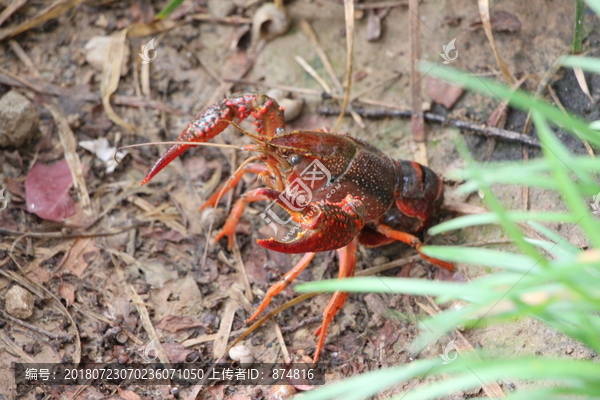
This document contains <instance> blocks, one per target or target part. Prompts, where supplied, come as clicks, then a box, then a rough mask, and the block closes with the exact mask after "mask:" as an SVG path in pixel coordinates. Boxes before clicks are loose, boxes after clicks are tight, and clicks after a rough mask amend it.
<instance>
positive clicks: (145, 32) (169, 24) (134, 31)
mask: <svg viewBox="0 0 600 400" xmlns="http://www.w3.org/2000/svg"><path fill="white" fill-rule="evenodd" d="M176 26H177V22H175V21H171V20H159V21H154V22H152V23H149V24H144V23H137V24H132V25H131V26H130V27H129V32H128V33H129V34H128V35H127V36H128V37H132V38H134V37H144V36H149V35H155V34H157V33H161V32H164V31H168V30H169V29H172V28H174V27H176Z"/></svg>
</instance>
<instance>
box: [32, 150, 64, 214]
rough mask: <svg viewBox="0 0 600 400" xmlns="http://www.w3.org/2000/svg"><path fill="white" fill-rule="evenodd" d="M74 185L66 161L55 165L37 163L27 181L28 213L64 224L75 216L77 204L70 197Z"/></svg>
mask: <svg viewBox="0 0 600 400" xmlns="http://www.w3.org/2000/svg"><path fill="white" fill-rule="evenodd" d="M72 184H73V177H72V176H71V170H70V169H69V166H68V165H67V161H66V160H62V161H59V162H57V163H54V164H42V163H39V162H38V163H36V164H35V165H34V166H33V168H32V169H31V171H29V173H28V174H27V178H26V179H25V195H26V198H25V200H26V202H27V211H29V212H30V213H33V214H35V215H37V216H38V217H40V218H43V219H47V220H50V221H56V222H62V221H63V220H64V219H65V218H67V217H69V216H71V215H73V214H75V204H74V203H73V200H72V199H71V196H69V189H70V188H71V185H72Z"/></svg>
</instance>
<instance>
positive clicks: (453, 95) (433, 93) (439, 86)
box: [427, 76, 464, 109]
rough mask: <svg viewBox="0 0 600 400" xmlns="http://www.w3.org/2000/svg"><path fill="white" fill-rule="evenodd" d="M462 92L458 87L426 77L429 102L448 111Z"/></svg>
mask: <svg viewBox="0 0 600 400" xmlns="http://www.w3.org/2000/svg"><path fill="white" fill-rule="evenodd" d="M463 92H464V90H463V88H462V87H460V86H457V85H453V84H451V83H448V82H444V81H441V80H439V79H435V78H433V77H431V76H429V77H427V94H428V95H429V97H431V100H433V101H434V102H436V103H438V104H441V105H443V106H444V107H446V108H448V109H450V108H452V107H453V106H454V104H455V103H456V102H457V101H458V99H459V98H460V96H462V94H463Z"/></svg>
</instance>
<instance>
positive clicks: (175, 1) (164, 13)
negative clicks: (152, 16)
mask: <svg viewBox="0 0 600 400" xmlns="http://www.w3.org/2000/svg"><path fill="white" fill-rule="evenodd" d="M181 3H183V0H172V1H171V2H170V3H169V4H167V5H166V7H165V8H163V9H162V10H160V12H159V13H158V14H157V15H156V19H165V18H167V17H168V16H169V15H171V13H172V12H173V11H175V10H176V9H177V7H179V6H180V5H181Z"/></svg>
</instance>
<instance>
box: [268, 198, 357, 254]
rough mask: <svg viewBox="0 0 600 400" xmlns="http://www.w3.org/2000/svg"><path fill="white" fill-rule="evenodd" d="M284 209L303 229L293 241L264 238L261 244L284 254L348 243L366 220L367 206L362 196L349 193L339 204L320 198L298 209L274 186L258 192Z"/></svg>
mask: <svg viewBox="0 0 600 400" xmlns="http://www.w3.org/2000/svg"><path fill="white" fill-rule="evenodd" d="M258 192H259V193H260V195H263V196H265V197H267V198H269V199H271V200H274V201H275V202H276V203H277V204H279V205H280V206H281V207H282V208H284V209H285V210H286V211H287V212H288V213H289V214H290V216H291V217H292V219H293V220H294V221H295V222H297V223H298V225H299V227H301V228H302V231H301V232H299V233H298V234H297V236H296V237H295V238H294V239H293V240H290V241H285V242H280V241H277V240H275V239H273V238H271V239H261V240H258V241H257V243H258V244H259V245H261V246H262V247H265V248H267V249H270V250H274V251H278V252H281V253H310V252H313V253H315V252H320V251H328V250H335V249H339V248H341V247H344V246H346V245H348V244H349V243H350V242H351V241H352V239H354V238H355V237H356V235H358V233H359V232H360V231H361V229H362V228H363V226H364V225H365V222H366V218H365V216H366V209H365V205H364V203H363V201H362V200H361V199H360V198H359V197H355V196H352V195H350V194H349V195H347V196H346V197H345V198H344V199H343V200H342V201H340V202H339V203H331V202H328V201H323V200H321V201H317V202H314V203H309V204H307V205H306V206H304V207H301V208H299V209H292V208H291V207H290V205H288V203H287V202H284V201H283V200H282V199H281V197H282V196H281V194H282V193H281V192H278V191H276V190H273V189H260V190H259V191H258Z"/></svg>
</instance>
